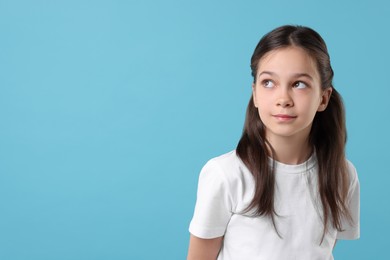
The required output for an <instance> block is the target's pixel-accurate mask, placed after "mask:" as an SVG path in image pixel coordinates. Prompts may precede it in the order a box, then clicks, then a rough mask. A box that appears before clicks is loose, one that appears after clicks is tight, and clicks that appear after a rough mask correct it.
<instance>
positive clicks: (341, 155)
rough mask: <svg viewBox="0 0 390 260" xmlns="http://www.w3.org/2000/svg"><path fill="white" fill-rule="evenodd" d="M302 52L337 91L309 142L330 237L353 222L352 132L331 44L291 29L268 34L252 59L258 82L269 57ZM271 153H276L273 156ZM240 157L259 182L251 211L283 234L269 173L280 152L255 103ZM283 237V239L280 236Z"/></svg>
mask: <svg viewBox="0 0 390 260" xmlns="http://www.w3.org/2000/svg"><path fill="white" fill-rule="evenodd" d="M289 46H296V47H299V48H302V49H303V50H305V51H306V52H307V53H308V54H309V55H310V56H311V57H312V58H313V59H314V60H315V61H316V63H317V69H318V72H319V75H320V79H321V86H322V89H327V88H332V89H333V91H332V94H331V96H330V99H329V103H328V106H327V108H326V109H325V110H324V111H322V112H317V114H316V115H315V117H314V120H313V124H312V129H311V132H310V135H309V142H310V144H311V145H312V146H313V147H314V150H315V152H316V155H317V160H318V171H319V172H318V187H319V190H318V192H319V194H320V198H321V203H322V209H323V221H324V231H323V236H322V239H323V238H324V235H325V232H326V231H327V229H328V221H329V220H330V221H331V223H332V225H333V227H334V228H336V229H337V230H339V231H341V228H342V227H341V219H342V217H347V219H351V217H350V213H349V210H348V208H347V206H346V204H347V203H346V200H347V194H348V183H349V178H348V172H347V165H346V159H345V144H346V138H347V136H346V126H345V112H344V105H343V102H342V98H341V96H340V95H339V93H338V92H337V91H336V89H334V87H333V85H332V80H333V70H332V67H331V64H330V58H329V54H328V50H327V47H326V44H325V42H324V40H323V39H322V37H321V36H320V35H319V34H318V33H317V32H316V31H314V30H312V29H310V28H308V27H303V26H291V25H286V26H282V27H279V28H276V29H274V30H273V31H271V32H269V33H268V34H266V35H265V36H264V37H263V38H262V39H261V40H260V42H259V43H258V44H257V46H256V48H255V51H254V53H253V55H252V58H251V69H252V76H253V81H254V82H256V75H257V68H258V64H259V62H260V60H261V58H262V57H263V56H264V55H265V54H267V53H268V52H269V51H272V50H275V49H279V48H286V47H289ZM267 147H270V150H271V151H270V152H269V151H268V149H267ZM236 151H237V154H238V156H239V157H240V158H241V160H242V161H243V162H244V163H245V165H246V166H247V167H248V169H249V170H250V171H251V173H252V175H253V177H254V180H255V193H254V197H253V199H252V201H251V203H250V204H249V206H248V209H247V210H248V211H249V210H250V209H255V214H256V215H258V216H267V217H270V218H271V220H272V223H273V225H274V227H275V230H276V232H277V233H278V230H277V227H276V224H275V216H277V212H275V207H274V192H275V177H274V172H273V168H274V167H269V164H268V157H272V158H274V156H273V154H274V150H273V149H272V146H271V144H270V143H269V142H268V141H267V140H266V138H265V126H264V124H263V122H262V121H261V119H260V117H259V113H258V110H257V108H256V107H255V106H254V103H253V97H251V98H250V100H249V104H248V107H247V112H246V118H245V124H244V130H243V133H242V136H241V139H240V141H239V143H238V145H237V149H236ZM278 235H279V233H278Z"/></svg>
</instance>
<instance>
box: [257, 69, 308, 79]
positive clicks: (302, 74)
mask: <svg viewBox="0 0 390 260" xmlns="http://www.w3.org/2000/svg"><path fill="white" fill-rule="evenodd" d="M263 74H268V75H270V76H275V75H276V73H275V72H272V71H262V72H260V73H259V76H258V77H260V76H261V75H263ZM292 77H294V78H301V77H305V78H308V79H310V80H312V81H313V77H312V76H310V74H307V73H294V74H292Z"/></svg>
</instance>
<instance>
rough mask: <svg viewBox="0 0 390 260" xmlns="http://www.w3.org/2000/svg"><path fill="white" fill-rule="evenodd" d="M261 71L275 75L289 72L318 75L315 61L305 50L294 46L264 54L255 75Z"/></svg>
mask: <svg viewBox="0 0 390 260" xmlns="http://www.w3.org/2000/svg"><path fill="white" fill-rule="evenodd" d="M262 70H271V71H273V72H275V73H278V72H285V71H290V72H294V73H309V74H318V70H317V63H316V60H315V59H314V58H313V57H312V56H311V55H310V54H309V53H308V52H307V51H306V50H304V49H303V48H300V47H295V46H294V47H286V48H280V49H275V50H272V51H269V52H268V53H266V54H265V55H264V56H263V57H262V58H261V59H260V60H259V64H258V71H257V73H258V74H259V73H261V71H262Z"/></svg>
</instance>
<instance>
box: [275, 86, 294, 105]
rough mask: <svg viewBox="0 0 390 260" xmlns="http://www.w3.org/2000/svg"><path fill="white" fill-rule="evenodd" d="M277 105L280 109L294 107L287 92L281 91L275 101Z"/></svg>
mask: <svg viewBox="0 0 390 260" xmlns="http://www.w3.org/2000/svg"><path fill="white" fill-rule="evenodd" d="M277 105H278V106H281V107H292V106H293V105H294V102H293V100H292V98H291V95H290V93H289V92H288V90H286V89H281V91H280V93H279V96H278V99H277Z"/></svg>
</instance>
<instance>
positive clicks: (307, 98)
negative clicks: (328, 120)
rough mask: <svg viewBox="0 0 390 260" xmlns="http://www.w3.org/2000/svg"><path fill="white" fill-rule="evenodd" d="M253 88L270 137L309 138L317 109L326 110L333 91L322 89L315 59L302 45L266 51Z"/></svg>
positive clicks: (267, 135)
mask: <svg viewBox="0 0 390 260" xmlns="http://www.w3.org/2000/svg"><path fill="white" fill-rule="evenodd" d="M252 89H253V101H254V104H255V106H256V107H257V109H258V111H259V115H260V118H261V120H262V122H263V123H264V125H265V131H266V138H267V139H268V140H269V141H271V140H273V139H274V138H280V137H291V138H292V137H297V138H299V140H307V137H308V136H309V133H310V129H311V126H312V122H313V119H314V116H315V114H316V112H317V111H323V110H325V108H326V106H327V104H328V101H329V97H330V95H331V93H332V89H331V88H327V89H326V90H322V89H321V80H320V76H319V73H318V70H317V66H316V62H315V60H314V59H313V58H312V57H311V56H309V55H308V54H307V53H306V51H305V50H303V49H302V48H299V47H288V48H282V49H277V50H273V51H270V52H269V53H267V54H266V55H264V56H263V57H262V58H261V60H260V62H259V65H258V69H257V77H256V83H254V84H253V85H252ZM271 142H272V141H271Z"/></svg>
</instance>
